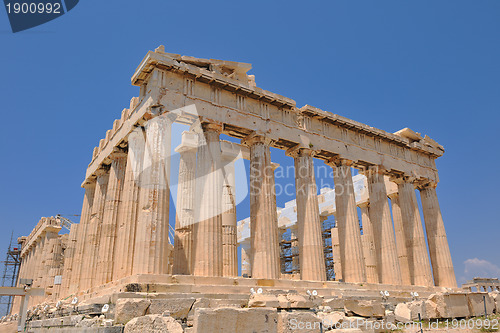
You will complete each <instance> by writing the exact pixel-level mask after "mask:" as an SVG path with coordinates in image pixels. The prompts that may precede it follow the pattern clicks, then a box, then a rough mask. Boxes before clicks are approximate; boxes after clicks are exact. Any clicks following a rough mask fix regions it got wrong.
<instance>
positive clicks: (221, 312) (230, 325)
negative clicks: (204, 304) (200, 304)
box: [193, 308, 278, 333]
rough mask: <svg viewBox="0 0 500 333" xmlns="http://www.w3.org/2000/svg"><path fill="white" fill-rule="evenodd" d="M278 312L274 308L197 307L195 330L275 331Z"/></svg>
mask: <svg viewBox="0 0 500 333" xmlns="http://www.w3.org/2000/svg"><path fill="white" fill-rule="evenodd" d="M277 329H278V313H277V312H276V309H273V308H247V309H235V308H220V309H197V310H196V312H195V316H194V324H193V332H195V333H206V332H217V333H274V332H276V331H277Z"/></svg>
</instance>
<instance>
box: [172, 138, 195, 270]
mask: <svg viewBox="0 0 500 333" xmlns="http://www.w3.org/2000/svg"><path fill="white" fill-rule="evenodd" d="M176 151H177V152H178V153H179V156H180V160H179V180H178V184H179V185H178V186H177V206H176V219H175V240H174V266H173V274H191V273H192V272H193V245H194V244H193V228H194V225H193V223H194V210H195V202H194V198H195V191H196V147H187V146H186V147H178V148H177V149H176Z"/></svg>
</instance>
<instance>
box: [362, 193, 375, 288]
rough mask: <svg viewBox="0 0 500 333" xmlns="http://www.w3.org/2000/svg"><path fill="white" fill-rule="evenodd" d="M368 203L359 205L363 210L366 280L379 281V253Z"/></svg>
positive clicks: (370, 281) (369, 281)
mask: <svg viewBox="0 0 500 333" xmlns="http://www.w3.org/2000/svg"><path fill="white" fill-rule="evenodd" d="M368 205H369V204H368V202H364V203H361V204H360V205H359V208H360V210H361V223H362V225H363V235H361V240H362V242H363V251H364V257H365V266H366V282H368V283H378V273H377V254H376V252H375V240H374V239H373V225H372V222H371V220H370V213H369V207H368Z"/></svg>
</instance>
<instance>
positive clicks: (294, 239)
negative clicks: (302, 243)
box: [290, 224, 300, 274]
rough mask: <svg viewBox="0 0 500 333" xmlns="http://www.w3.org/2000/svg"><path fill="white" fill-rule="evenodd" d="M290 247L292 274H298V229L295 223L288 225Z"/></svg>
mask: <svg viewBox="0 0 500 333" xmlns="http://www.w3.org/2000/svg"><path fill="white" fill-rule="evenodd" d="M290 241H291V244H290V247H291V252H292V255H293V257H292V274H300V258H299V255H300V250H299V230H298V225H297V224H295V225H293V226H291V227H290Z"/></svg>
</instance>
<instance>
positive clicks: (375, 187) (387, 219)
mask: <svg viewBox="0 0 500 333" xmlns="http://www.w3.org/2000/svg"><path fill="white" fill-rule="evenodd" d="M366 177H367V180H368V192H369V195H370V220H371V222H372V225H373V236H374V240H375V249H376V253H377V269H378V274H379V283H383V284H393V285H401V284H402V282H403V281H402V278H401V268H400V267H399V260H398V253H397V249H396V239H395V237H394V228H393V225H392V219H391V211H390V209H389V200H388V198H387V191H386V188H385V183H384V174H383V172H382V170H380V169H379V168H378V167H370V168H369V169H368V170H367V171H366Z"/></svg>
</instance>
